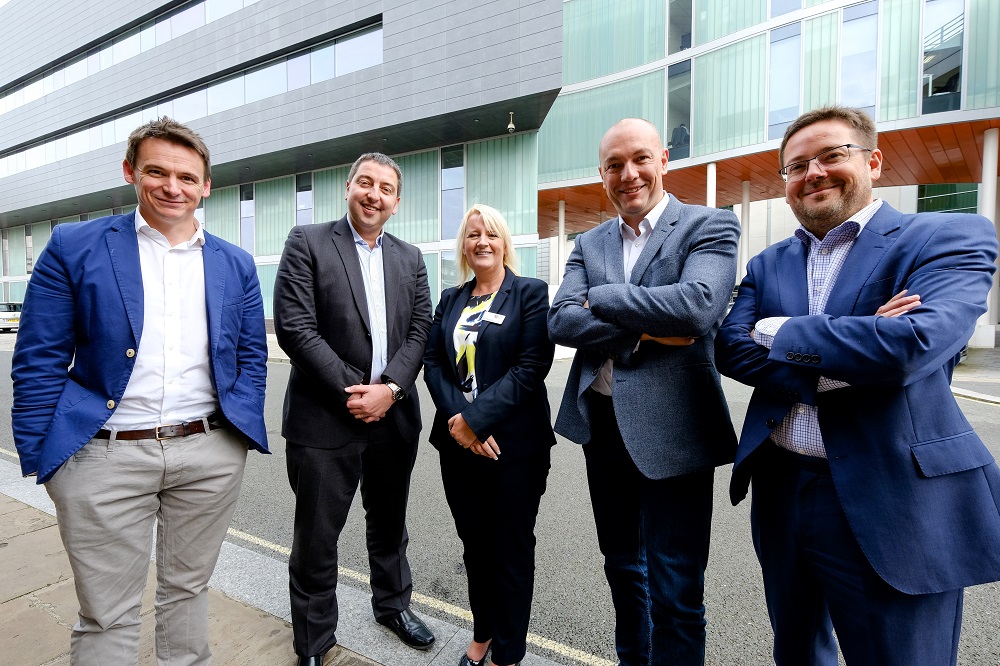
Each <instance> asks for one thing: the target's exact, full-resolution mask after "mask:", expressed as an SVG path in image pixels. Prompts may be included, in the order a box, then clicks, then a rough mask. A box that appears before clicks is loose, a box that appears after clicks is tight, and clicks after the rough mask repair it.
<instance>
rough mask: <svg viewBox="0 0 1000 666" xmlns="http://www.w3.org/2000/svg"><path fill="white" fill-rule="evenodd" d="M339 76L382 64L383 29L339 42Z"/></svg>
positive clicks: (337, 46) (337, 45) (337, 47)
mask: <svg viewBox="0 0 1000 666" xmlns="http://www.w3.org/2000/svg"><path fill="white" fill-rule="evenodd" d="M336 49H337V63H336V65H337V76H342V75H343V74H350V73H351V72H356V71H358V70H359V69H364V68H365V67H371V66H372V65H378V64H381V62H382V28H381V27H379V28H378V29H376V30H371V31H369V32H363V33H361V34H359V35H357V36H351V37H348V38H347V39H344V40H343V41H338V42H337V44H336Z"/></svg>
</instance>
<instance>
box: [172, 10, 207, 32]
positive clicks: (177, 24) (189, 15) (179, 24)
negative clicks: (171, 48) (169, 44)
mask: <svg viewBox="0 0 1000 666" xmlns="http://www.w3.org/2000/svg"><path fill="white" fill-rule="evenodd" d="M203 25H205V4H204V3H202V2H196V3H194V4H193V5H191V6H189V7H188V8H187V9H183V10H181V11H179V12H177V13H176V14H174V15H173V16H171V17H170V34H171V36H172V37H173V38H174V39H176V38H177V37H180V36H181V35H183V34H185V33H188V32H191V31H192V30H196V29H197V28H200V27H201V26H203Z"/></svg>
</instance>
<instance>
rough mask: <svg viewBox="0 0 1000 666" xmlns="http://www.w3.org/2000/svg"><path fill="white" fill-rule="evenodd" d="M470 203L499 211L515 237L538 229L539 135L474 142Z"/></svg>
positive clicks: (470, 158)
mask: <svg viewBox="0 0 1000 666" xmlns="http://www.w3.org/2000/svg"><path fill="white" fill-rule="evenodd" d="M467 151H468V168H467V170H466V179H467V185H466V188H467V192H466V197H467V199H468V205H469V206H471V205H472V204H474V203H481V204H486V205H488V206H493V207H494V208H496V209H497V210H499V211H500V212H501V213H502V214H503V216H504V218H505V219H506V220H507V225H508V226H509V227H510V233H511V235H513V236H519V235H523V234H534V233H537V232H538V181H537V180H536V178H535V177H534V174H537V173H538V134H537V133H536V132H527V133H524V134H514V135H511V136H504V137H500V138H498V139H489V140H487V141H477V142H476V143H470V144H469V145H468V148H467Z"/></svg>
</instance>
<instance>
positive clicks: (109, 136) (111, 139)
mask: <svg viewBox="0 0 1000 666" xmlns="http://www.w3.org/2000/svg"><path fill="white" fill-rule="evenodd" d="M99 129H100V132H101V141H100V143H95V141H96V139H95V137H96V134H91V135H90V137H91V141H90V149H91V150H97V149H98V148H105V147H107V146H113V145H115V144H116V143H118V141H116V139H115V121H113V120H109V121H108V122H106V123H104V124H102V125H100V126H99Z"/></svg>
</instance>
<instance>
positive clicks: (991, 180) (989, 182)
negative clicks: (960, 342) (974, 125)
mask: <svg viewBox="0 0 1000 666" xmlns="http://www.w3.org/2000/svg"><path fill="white" fill-rule="evenodd" d="M998 155H1000V129H997V128H996V127H992V128H990V129H988V130H986V133H985V134H984V135H983V182H982V184H981V185H980V187H979V214H980V215H982V216H983V217H986V218H988V219H989V220H990V221H991V222H992V223H993V226H994V227H996V226H997V161H998ZM998 233H1000V231H998ZM998 280H1000V276H998V275H997V273H994V274H993V287H992V288H991V289H990V295H989V297H988V298H987V300H986V303H987V305H988V308H989V309H988V310H987V311H986V314H984V315H983V316H982V317H980V318H979V321H978V322H977V323H976V332H975V333H973V334H972V339H971V340H969V346H970V347H993V346H995V345H996V325H997V316H998V307H997V297H998V294H1000V281H998Z"/></svg>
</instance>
